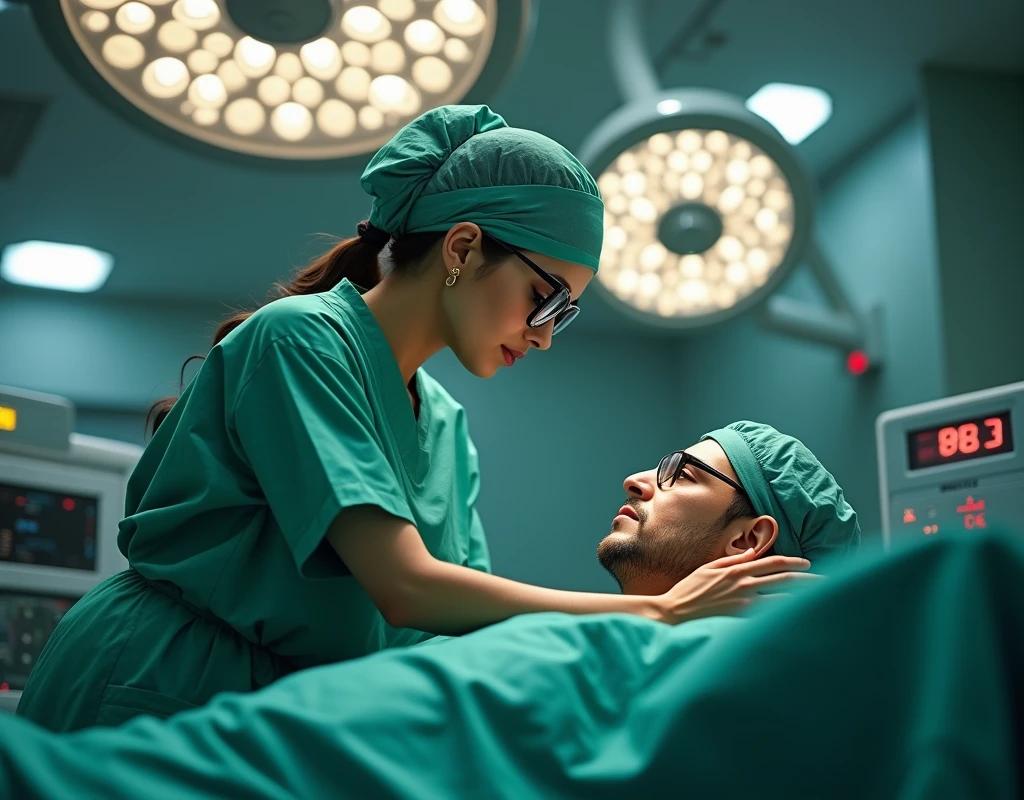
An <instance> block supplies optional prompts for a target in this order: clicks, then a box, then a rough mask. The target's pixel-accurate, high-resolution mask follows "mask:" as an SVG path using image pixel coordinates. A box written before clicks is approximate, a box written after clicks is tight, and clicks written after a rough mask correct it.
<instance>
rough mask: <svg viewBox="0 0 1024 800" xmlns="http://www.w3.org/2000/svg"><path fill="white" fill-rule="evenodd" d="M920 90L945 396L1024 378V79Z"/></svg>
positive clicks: (927, 79) (969, 79) (942, 75)
mask: <svg viewBox="0 0 1024 800" xmlns="http://www.w3.org/2000/svg"><path fill="white" fill-rule="evenodd" d="M923 84H924V96H925V110H926V114H927V119H928V128H929V133H930V139H931V167H932V175H933V183H934V186H935V192H934V198H935V199H934V213H935V220H936V229H937V231H938V255H939V261H938V273H939V285H940V287H941V292H942V299H941V303H940V313H941V315H942V325H943V330H944V331H945V333H946V336H945V361H946V366H947V370H948V373H949V391H950V394H962V393H963V392H971V391H976V390H978V389H987V388H989V387H992V386H1001V385H1003V384H1006V383H1013V382H1014V381H1020V380H1024V313H1021V309H1022V308H1024V224H1022V221H1021V217H1022V213H1024V200H1022V199H1021V187H1022V186H1024V76H1021V75H1009V74H998V73H986V72H971V71H966V70H958V69H951V68H943V67H932V68H929V69H926V70H925V71H924V79H923ZM980 319H984V324H978V321H979V320H980Z"/></svg>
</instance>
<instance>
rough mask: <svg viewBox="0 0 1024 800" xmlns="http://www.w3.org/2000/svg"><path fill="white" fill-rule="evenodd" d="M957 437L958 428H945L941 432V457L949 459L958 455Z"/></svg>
mask: <svg viewBox="0 0 1024 800" xmlns="http://www.w3.org/2000/svg"><path fill="white" fill-rule="evenodd" d="M956 450H957V436H956V428H943V429H942V430H940V431H939V455H940V456H942V457H943V458H949V457H950V456H952V455H955V454H956Z"/></svg>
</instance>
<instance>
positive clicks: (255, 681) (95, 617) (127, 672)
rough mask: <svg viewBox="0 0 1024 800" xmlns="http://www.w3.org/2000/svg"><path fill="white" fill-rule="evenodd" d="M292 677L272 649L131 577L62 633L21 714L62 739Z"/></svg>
mask: <svg viewBox="0 0 1024 800" xmlns="http://www.w3.org/2000/svg"><path fill="white" fill-rule="evenodd" d="M291 671H292V670H291V669H290V668H289V667H288V665H287V662H286V661H285V660H284V659H282V658H281V657H279V656H275V655H274V654H273V653H271V652H270V651H269V650H267V649H266V648H264V647H262V646H260V645H257V644H254V643H253V642H250V641H249V640H247V639H245V638H244V637H243V636H242V635H241V634H239V633H238V632H237V631H235V630H234V629H232V628H231V627H230V626H228V625H227V624H226V623H224V622H223V621H220V620H218V619H217V618H216V617H214V616H212V615H211V614H209V613H208V612H204V611H202V610H201V609H198V608H196V607H194V606H192V605H190V604H186V603H185V602H184V601H183V600H181V599H180V598H179V597H177V589H176V587H174V586H173V585H172V584H168V583H166V582H160V583H158V582H151V581H149V580H147V579H146V578H144V577H143V576H142V575H140V574H139V573H138V572H136V571H135V570H131V569H130V570H127V571H125V572H122V573H120V574H118V575H114V576H113V577H111V578H108V579H107V580H106V581H104V582H103V583H101V584H99V585H98V586H96V587H95V588H94V589H92V590H91V591H90V592H89V593H88V594H86V595H85V596H84V597H83V598H82V599H81V600H79V601H78V602H77V603H75V605H74V606H72V607H71V610H70V611H69V612H68V613H67V614H66V615H65V617H64V618H63V619H62V620H61V621H60V623H59V624H58V625H57V629H56V630H55V631H54V633H53V635H52V636H51V637H50V640H49V641H48V642H47V644H46V646H45V647H44V649H43V652H42V654H41V655H40V657H39V661H38V662H36V665H35V667H33V669H32V672H31V674H30V676H29V680H28V685H27V686H26V687H25V692H24V694H23V695H22V698H21V702H20V703H19V704H18V712H17V713H18V715H19V716H23V717H27V718H28V719H30V720H32V721H33V722H36V723H38V724H40V725H43V726H45V727H47V728H50V729H51V730H55V731H73V730H77V729H79V728H86V727H89V726H92V725H120V724H121V723H122V722H125V721H127V720H129V719H131V718H133V717H136V716H139V715H141V714H148V715H152V716H156V717H161V718H166V717H169V716H171V715H172V714H175V713H177V712H179V711H184V710H187V709H191V708H195V707H197V706H201V705H203V704H205V703H206V702H207V701H209V700H210V699H211V698H212V697H213V696H214V695H216V694H218V693H220V692H227V691H230V692H248V691H253V690H255V689H260V688H262V687H264V686H266V685H267V684H269V683H271V682H273V681H274V680H276V679H277V678H280V677H282V676H283V675H286V674H288V672H291Z"/></svg>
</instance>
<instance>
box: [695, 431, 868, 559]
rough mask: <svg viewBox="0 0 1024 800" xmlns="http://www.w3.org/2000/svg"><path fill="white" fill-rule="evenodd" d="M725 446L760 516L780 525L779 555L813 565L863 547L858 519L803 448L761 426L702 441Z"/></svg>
mask: <svg viewBox="0 0 1024 800" xmlns="http://www.w3.org/2000/svg"><path fill="white" fill-rule="evenodd" d="M704 439H713V440H715V441H716V442H718V444H720V445H721V446H722V449H723V450H724V451H725V454H726V455H727V456H728V457H729V461H730V463H731V464H732V466H733V469H735V470H736V474H737V475H738V476H739V479H740V483H741V484H742V485H743V488H744V489H746V490H747V494H748V495H750V499H751V502H752V503H753V505H754V508H755V510H756V511H757V513H758V514H767V515H769V516H771V517H774V518H775V521H776V522H778V524H779V536H778V539H776V542H775V550H776V552H777V553H779V555H784V556H802V557H803V558H806V559H809V560H810V561H812V562H813V561H815V560H816V559H821V558H830V557H832V556H834V555H845V554H852V553H855V552H856V551H857V549H858V548H859V547H860V525H859V524H858V523H857V514H856V512H855V511H854V510H853V508H852V507H851V506H850V504H849V503H847V502H846V500H845V499H843V490H842V489H840V488H839V484H838V483H836V479H835V478H833V477H832V475H831V474H830V473H829V471H828V470H827V469H825V467H823V466H822V465H821V462H820V461H818V459H817V458H815V457H814V454H813V453H812V452H811V451H810V450H808V449H807V448H806V447H805V446H804V444H803V443H802V442H800V441H799V440H798V439H794V438H793V437H792V436H787V435H786V434H784V433H779V432H778V431H777V430H775V428H773V427H772V426H771V425H764V424H761V423H759V422H747V421H742V422H734V423H733V424H732V425H727V426H726V427H724V428H722V429H720V430H717V431H712V432H711V433H707V434H705V435H704V436H702V437H701V441H703V440H704Z"/></svg>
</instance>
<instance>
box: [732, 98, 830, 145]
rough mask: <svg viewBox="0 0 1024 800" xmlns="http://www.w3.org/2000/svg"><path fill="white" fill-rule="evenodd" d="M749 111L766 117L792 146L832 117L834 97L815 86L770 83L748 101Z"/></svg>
mask: <svg viewBox="0 0 1024 800" xmlns="http://www.w3.org/2000/svg"><path fill="white" fill-rule="evenodd" d="M747 108H749V109H750V110H751V111H753V112H754V113H755V114H757V115H759V116H761V117H764V118H765V119H766V120H768V121H769V122H770V123H771V124H772V125H774V126H775V128H776V129H777V130H778V131H779V133H781V134H782V136H783V137H784V138H785V140H786V141H787V142H789V143H790V144H800V142H802V141H803V140H804V139H806V138H807V137H808V136H810V135H811V134H812V133H814V132H815V131H816V130H818V128H820V127H821V126H822V125H824V124H825V123H826V122H828V120H829V117H831V116H832V98H831V97H829V96H828V94H827V93H826V92H823V91H822V90H821V89H815V88H814V87H813V86H794V85H792V84H789V83H769V84H766V85H765V86H762V87H761V88H760V89H758V90H757V91H756V92H755V93H754V94H753V95H751V96H750V97H749V98H748V99H747Z"/></svg>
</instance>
